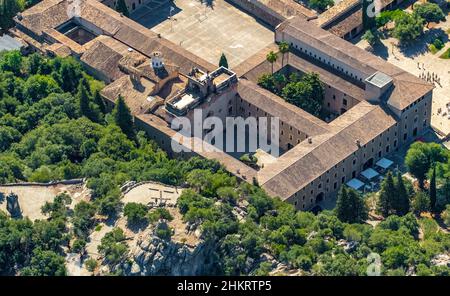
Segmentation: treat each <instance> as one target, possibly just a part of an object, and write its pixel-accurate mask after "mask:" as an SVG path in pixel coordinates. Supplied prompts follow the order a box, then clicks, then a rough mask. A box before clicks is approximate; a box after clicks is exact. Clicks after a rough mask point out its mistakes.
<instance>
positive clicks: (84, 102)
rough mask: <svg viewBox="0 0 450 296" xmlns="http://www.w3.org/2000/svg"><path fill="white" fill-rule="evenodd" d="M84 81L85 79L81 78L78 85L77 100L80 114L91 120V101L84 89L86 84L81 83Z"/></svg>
mask: <svg viewBox="0 0 450 296" xmlns="http://www.w3.org/2000/svg"><path fill="white" fill-rule="evenodd" d="M84 80H85V78H82V79H81V80H80V83H79V84H78V92H77V100H78V101H79V104H80V111H81V114H82V115H84V116H86V117H87V118H89V119H91V120H92V115H93V112H92V110H91V104H90V100H91V99H90V98H89V94H88V90H87V89H86V84H85V83H83V81H84Z"/></svg>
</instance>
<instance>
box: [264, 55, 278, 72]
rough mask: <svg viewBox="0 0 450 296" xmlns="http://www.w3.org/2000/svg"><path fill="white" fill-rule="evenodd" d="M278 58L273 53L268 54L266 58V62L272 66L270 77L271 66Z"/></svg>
mask: <svg viewBox="0 0 450 296" xmlns="http://www.w3.org/2000/svg"><path fill="white" fill-rule="evenodd" d="M277 59H278V56H277V54H276V53H274V52H273V51H271V52H269V53H268V54H267V56H266V60H267V61H268V62H269V63H270V65H271V66H272V75H273V64H274V63H275V62H276V61H277Z"/></svg>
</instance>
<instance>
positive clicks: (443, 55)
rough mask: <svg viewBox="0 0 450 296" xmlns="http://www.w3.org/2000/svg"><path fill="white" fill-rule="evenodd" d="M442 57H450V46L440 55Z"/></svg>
mask: <svg viewBox="0 0 450 296" xmlns="http://www.w3.org/2000/svg"><path fill="white" fill-rule="evenodd" d="M440 58H441V59H446V60H448V59H450V48H448V49H447V50H446V51H445V52H444V53H443V54H442V55H441V56H440Z"/></svg>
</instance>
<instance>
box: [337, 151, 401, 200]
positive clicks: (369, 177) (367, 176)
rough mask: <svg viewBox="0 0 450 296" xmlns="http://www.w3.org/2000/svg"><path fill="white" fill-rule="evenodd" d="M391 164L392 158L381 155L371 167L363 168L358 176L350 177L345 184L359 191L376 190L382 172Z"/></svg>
mask: <svg viewBox="0 0 450 296" xmlns="http://www.w3.org/2000/svg"><path fill="white" fill-rule="evenodd" d="M393 164H394V162H393V161H392V160H390V159H387V158H384V157H383V158H382V159H380V160H379V161H377V162H376V163H375V165H374V166H373V167H369V168H367V169H365V170H364V171H362V172H361V173H360V174H359V176H358V177H355V178H353V179H351V180H350V181H348V182H347V183H346V184H347V186H348V187H351V188H353V189H355V190H357V191H359V192H361V193H367V192H375V191H378V190H379V189H380V184H381V182H382V181H383V179H384V174H386V173H387V172H388V171H389V170H390V169H392V165H393Z"/></svg>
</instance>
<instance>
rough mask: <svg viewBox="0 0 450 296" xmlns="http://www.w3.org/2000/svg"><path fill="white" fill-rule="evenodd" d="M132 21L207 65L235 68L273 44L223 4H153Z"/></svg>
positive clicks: (265, 31) (260, 27) (188, 0)
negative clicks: (224, 60)
mask: <svg viewBox="0 0 450 296" xmlns="http://www.w3.org/2000/svg"><path fill="white" fill-rule="evenodd" d="M131 18H132V19H134V20H135V21H137V22H138V23H140V24H141V25H143V26H145V27H147V28H149V29H151V30H152V31H154V32H156V33H159V34H161V35H162V37H164V38H167V39H168V40H170V41H172V42H174V43H176V44H178V45H180V46H181V47H183V48H185V49H187V50H188V51H190V52H192V53H194V54H195V55H197V56H199V57H202V58H203V59H205V60H206V61H208V62H210V63H212V64H215V65H218V63H219V59H220V56H221V55H222V53H224V54H225V56H226V57H227V60H228V65H229V67H230V68H233V67H235V66H237V65H238V64H240V63H241V62H243V61H245V60H246V59H248V58H249V57H251V56H252V55H254V54H255V53H257V52H258V51H260V50H262V49H263V48H265V47H266V46H267V45H269V44H271V43H273V40H274V33H273V32H272V30H271V29H270V28H268V27H266V26H265V25H264V24H262V23H260V22H259V21H257V20H256V19H255V18H254V17H252V16H249V15H248V14H246V13H245V12H244V11H241V10H239V9H238V8H236V7H234V6H233V5H231V4H229V3H228V2H225V1H224V0H216V1H214V0H177V1H175V2H164V1H161V0H160V1H157V0H152V1H151V2H149V3H148V4H147V5H145V6H143V7H141V8H139V9H138V10H136V11H135V12H134V13H133V14H132V15H131Z"/></svg>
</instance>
